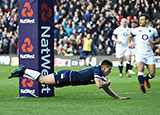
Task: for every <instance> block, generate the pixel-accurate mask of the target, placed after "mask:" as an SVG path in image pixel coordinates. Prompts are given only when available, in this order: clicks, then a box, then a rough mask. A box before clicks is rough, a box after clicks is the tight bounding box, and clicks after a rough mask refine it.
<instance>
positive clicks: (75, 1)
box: [0, 0, 160, 55]
mask: <svg viewBox="0 0 160 115" xmlns="http://www.w3.org/2000/svg"><path fill="white" fill-rule="evenodd" d="M53 9H54V23H55V29H54V39H55V40H54V42H55V43H54V48H55V49H54V51H55V54H57V55H64V54H65V53H66V52H67V49H68V48H69V46H70V45H71V44H72V46H73V47H72V51H73V53H74V55H79V54H80V52H81V48H82V42H81V41H82V39H83V38H84V37H86V34H87V33H90V34H91V37H92V40H93V44H94V45H93V46H92V53H93V55H99V54H100V55H114V53H115V43H114V42H113V41H112V40H111V36H112V33H113V30H114V29H115V28H116V27H117V26H119V23H120V21H121V19H122V18H127V20H128V26H129V27H130V26H131V22H133V21H135V22H137V23H138V21H139V16H140V15H141V14H142V13H144V12H145V13H148V14H149V15H150V16H151V17H152V19H151V22H152V23H150V25H151V26H153V27H155V28H156V29H157V30H158V32H159V34H160V15H159V14H160V2H158V1H157V0H55V5H54V7H53ZM17 16H18V0H0V54H17V48H18V19H17ZM100 44H101V45H100ZM157 48H159V47H158V46H157V47H156V48H155V49H154V51H156V55H160V53H159V52H158V51H157ZM102 49H103V50H102ZM157 52H158V54H157Z"/></svg>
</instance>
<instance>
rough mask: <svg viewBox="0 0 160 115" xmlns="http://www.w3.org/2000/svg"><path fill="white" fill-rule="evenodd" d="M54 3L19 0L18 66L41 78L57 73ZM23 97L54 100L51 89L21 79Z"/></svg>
mask: <svg viewBox="0 0 160 115" xmlns="http://www.w3.org/2000/svg"><path fill="white" fill-rule="evenodd" d="M53 2H54V1H53V0H19V2H18V9H19V15H18V22H19V62H20V64H23V65H25V67H26V68H29V69H33V70H37V71H39V72H41V74H42V75H48V74H49V73H53V72H54V62H53V61H54V60H53V59H54V52H53V51H54V50H53V42H54V40H53V32H52V31H53V28H54V21H53V19H54V18H53V11H52V10H53V5H54V3H53ZM19 92H20V96H25V97H50V96H54V88H53V86H52V85H42V84H40V83H39V82H37V81H32V80H30V79H26V78H20V79H19Z"/></svg>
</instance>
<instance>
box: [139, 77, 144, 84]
mask: <svg viewBox="0 0 160 115" xmlns="http://www.w3.org/2000/svg"><path fill="white" fill-rule="evenodd" d="M144 79H145V78H144V77H143V75H138V81H139V83H140V84H144Z"/></svg>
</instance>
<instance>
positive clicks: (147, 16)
mask: <svg viewBox="0 0 160 115" xmlns="http://www.w3.org/2000/svg"><path fill="white" fill-rule="evenodd" d="M141 16H145V18H146V19H148V20H149V15H148V14H146V13H143V14H142V15H141Z"/></svg>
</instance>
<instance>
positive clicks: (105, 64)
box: [101, 60, 113, 67]
mask: <svg viewBox="0 0 160 115" xmlns="http://www.w3.org/2000/svg"><path fill="white" fill-rule="evenodd" d="M101 66H106V67H112V66H113V64H112V62H111V61H109V60H103V61H102V62H101Z"/></svg>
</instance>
